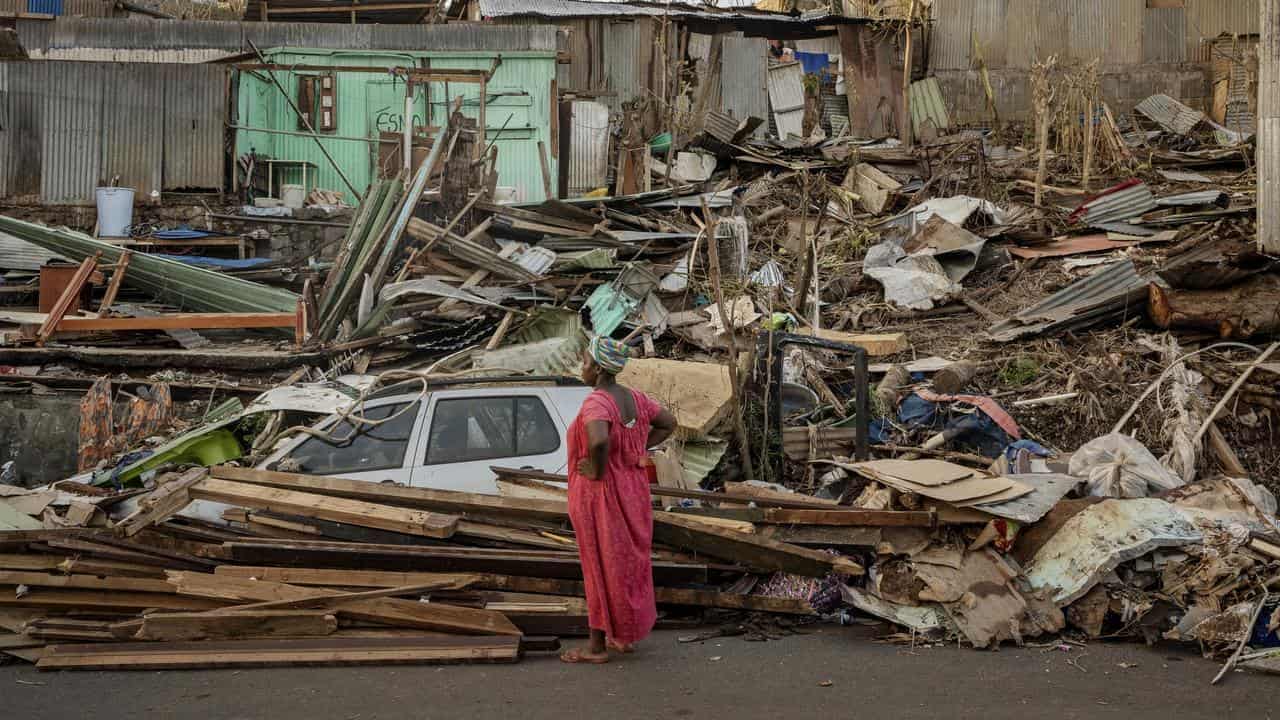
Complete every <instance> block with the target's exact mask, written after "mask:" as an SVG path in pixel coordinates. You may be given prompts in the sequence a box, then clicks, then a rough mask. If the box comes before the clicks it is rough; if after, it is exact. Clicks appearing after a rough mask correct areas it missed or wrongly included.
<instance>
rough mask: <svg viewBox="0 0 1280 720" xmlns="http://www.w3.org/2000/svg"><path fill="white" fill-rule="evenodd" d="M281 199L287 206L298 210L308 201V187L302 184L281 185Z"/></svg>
mask: <svg viewBox="0 0 1280 720" xmlns="http://www.w3.org/2000/svg"><path fill="white" fill-rule="evenodd" d="M280 201H281V202H283V203H284V206H285V207H287V208H293V209H295V210H297V209H298V208H300V207H302V206H303V204H305V203H306V201H307V191H306V188H304V187H302V186H301V185H281V186H280Z"/></svg>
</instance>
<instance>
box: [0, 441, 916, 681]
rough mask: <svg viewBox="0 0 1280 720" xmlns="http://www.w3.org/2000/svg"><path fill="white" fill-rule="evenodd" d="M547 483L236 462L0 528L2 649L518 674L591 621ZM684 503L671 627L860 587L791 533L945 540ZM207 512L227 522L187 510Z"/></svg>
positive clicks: (669, 589)
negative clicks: (502, 666) (815, 592)
mask: <svg viewBox="0 0 1280 720" xmlns="http://www.w3.org/2000/svg"><path fill="white" fill-rule="evenodd" d="M501 472H502V474H504V476H505V477H506V478H507V479H508V480H510V481H512V483H517V482H518V481H521V478H520V477H519V476H520V475H521V472H520V471H501ZM525 474H526V475H528V473H525ZM543 480H545V478H541V479H538V478H527V477H526V478H523V482H524V483H526V484H528V483H538V482H543ZM546 487H547V491H546V492H545V493H544V494H543V495H542V496H541V497H528V496H527V495H526V496H519V497H515V496H502V495H476V494H469V493H459V492H450V491H441V490H430V489H423V488H407V487H401V486H394V485H385V484H375V483H367V482H359V481H353V480H346V479H341V478H333V477H318V476H307V475H299V474H292V473H283V472H271V471H264V470H252V469H245V468H238V467H231V466H220V467H214V468H211V469H203V468H196V469H193V470H189V471H186V472H185V473H181V474H179V473H169V474H165V475H161V476H160V478H159V479H158V482H157V485H156V486H155V487H153V488H151V489H150V490H149V492H147V493H145V494H142V495H137V494H136V493H137V491H133V492H134V493H135V497H132V498H129V499H128V500H127V501H125V502H120V503H118V504H117V505H116V506H115V507H114V510H113V512H112V514H111V515H112V517H111V519H110V521H109V527H89V528H57V529H40V530H35V529H29V530H18V531H8V532H0V653H4V654H7V655H11V656H14V657H18V658H22V659H25V660H28V661H31V662H34V663H36V666H37V667H38V668H40V669H59V670H64V669H66V670H69V669H114V668H132V669H170V668H172V669H178V668H201V667H258V666H267V665H344V664H371V663H378V664H383V663H456V662H513V661H516V660H517V659H518V658H519V657H520V656H521V654H522V653H523V652H527V651H538V650H554V649H555V648H556V647H558V642H559V638H562V637H567V636H579V635H584V634H585V633H586V632H587V629H588V625H587V617H586V614H587V612H586V603H585V600H584V589H583V584H582V574H581V569H580V566H579V563H578V555H577V549H576V546H575V543H574V537H573V531H572V526H571V524H570V523H569V520H568V509H567V505H566V503H565V501H564V500H563V499H560V497H559V496H558V495H557V490H556V489H555V487H554V486H546ZM660 492H666V491H665V490H662V491H660ZM676 492H679V493H682V494H684V495H686V496H697V497H696V498H694V499H698V500H699V501H702V502H703V503H704V505H706V507H704V508H703V509H701V510H694V509H689V508H682V509H681V511H680V512H661V511H660V512H655V516H654V531H655V538H656V542H657V543H658V544H657V545H656V546H655V548H654V563H653V570H654V580H655V584H656V587H657V601H658V603H659V605H660V606H662V608H663V609H664V611H665V613H664V615H665V616H666V617H668V618H674V617H676V616H678V615H681V614H683V615H684V616H686V617H688V616H693V617H694V618H695V619H696V617H697V616H698V615H699V614H700V613H702V612H704V611H705V610H707V609H722V610H730V611H752V612H768V613H780V614H787V615H800V616H803V615H812V614H813V610H812V608H811V607H810V606H809V605H808V603H807V602H806V600H805V599H803V598H795V597H770V596H765V595H758V594H749V593H748V592H746V591H745V590H744V588H750V587H751V586H753V585H754V583H751V582H744V577H747V576H763V575H769V574H772V573H775V572H783V573H790V574H794V575H801V576H808V577H814V578H820V577H824V576H826V575H828V574H831V573H838V574H843V575H858V574H861V573H862V567H861V566H860V565H859V564H858V563H857V562H855V561H854V560H852V559H850V558H847V557H843V556H840V555H835V554H831V553H828V552H822V551H820V550H818V549H814V548H809V547H804V546H802V545H799V544H792V543H789V542H785V541H784V540H783V539H779V538H780V537H785V536H784V535H779V534H778V533H777V532H775V531H776V530H778V529H779V528H783V527H787V528H793V529H794V528H796V527H809V528H811V529H814V530H815V531H817V530H821V531H822V532H825V534H826V536H827V537H828V538H829V539H830V538H834V540H836V541H837V542H834V543H831V544H836V545H839V544H840V543H839V542H838V541H839V540H840V539H841V537H844V538H846V539H848V540H849V542H848V543H847V544H848V545H858V544H861V543H860V541H859V540H858V539H857V538H859V537H863V536H864V535H865V531H866V530H867V529H868V528H869V527H901V526H915V527H929V526H932V525H933V524H934V518H933V516H932V515H931V514H930V513H927V512H914V513H912V512H872V511H865V510H852V509H847V508H839V507H835V506H832V505H829V504H825V503H821V502H817V501H814V500H813V499H809V500H808V501H798V500H789V499H786V498H782V499H772V500H771V499H769V498H768V497H765V498H760V497H752V496H748V495H742V496H741V497H738V496H736V495H732V494H724V493H705V492H702V491H676ZM195 502H199V503H201V504H202V507H203V510H204V512H202V513H200V515H202V516H203V517H205V518H208V517H210V513H213V514H215V515H216V516H219V517H220V518H221V520H222V522H219V523H215V522H211V521H209V520H208V519H205V520H201V519H198V518H197V514H196V513H194V512H188V513H182V511H183V510H184V509H187V508H189V507H191V506H192V503H195ZM209 503H221V504H223V506H210V505H209ZM713 504H714V505H719V506H720V507H718V508H715V507H710V506H711V505H713ZM749 505H750V506H749ZM211 507H213V509H212V510H210V508H211ZM180 513H182V514H180Z"/></svg>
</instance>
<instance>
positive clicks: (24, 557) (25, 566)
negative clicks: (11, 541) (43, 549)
mask: <svg viewBox="0 0 1280 720" xmlns="http://www.w3.org/2000/svg"><path fill="white" fill-rule="evenodd" d="M66 560H67V558H65V557H62V556H59V555H28V554H22V553H18V554H14V553H7V554H6V553H0V569H4V570H57V569H58V568H59V567H60V566H61V564H62V563H64V562H66Z"/></svg>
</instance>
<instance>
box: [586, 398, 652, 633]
mask: <svg viewBox="0 0 1280 720" xmlns="http://www.w3.org/2000/svg"><path fill="white" fill-rule="evenodd" d="M630 392H631V396H632V397H633V398H635V404H636V419H635V422H634V423H632V426H631V427H626V426H624V425H623V424H622V414H621V411H620V410H619V408H618V406H617V404H616V403H614V401H613V398H612V397H610V396H609V393H608V392H605V391H604V390H596V391H595V392H593V393H591V395H589V396H588V397H587V400H586V402H584V403H583V404H582V409H581V410H580V411H579V412H578V417H577V418H575V419H574V421H573V424H572V425H570V426H569V519H570V520H572V521H573V531H574V534H575V535H576V536H577V540H578V557H579V558H580V559H581V560H582V577H583V580H584V581H585V584H586V588H587V619H588V621H589V624H590V625H591V628H592V629H593V630H603V631H604V633H605V635H607V636H608V637H610V638H612V639H613V640H616V641H617V642H621V643H630V642H635V641H637V640H640V639H642V638H644V637H645V636H646V635H648V634H649V631H650V630H652V629H653V624H654V622H656V621H657V619H658V609H657V606H656V604H655V603H654V598H653V563H652V561H651V558H650V552H651V550H652V547H653V506H652V505H651V501H650V499H649V481H648V478H647V477H646V476H645V471H644V468H643V467H642V466H641V464H640V461H641V460H642V459H643V458H644V457H645V456H646V448H645V444H646V441H647V439H648V437H649V423H650V421H652V420H653V418H654V417H655V416H657V414H658V413H659V412H660V411H661V407H660V406H659V405H658V404H657V403H656V402H654V401H653V400H651V399H650V398H649V397H648V396H647V395H645V394H644V393H642V392H637V391H635V390H632V391H630ZM592 420H603V421H605V422H608V423H609V464H608V467H606V468H605V469H604V471H603V472H602V473H601V475H600V478H599V479H597V480H592V479H590V478H586V477H582V476H581V475H579V474H578V461H579V460H582V459H583V458H585V457H587V447H588V442H587V423H588V422H589V421H592Z"/></svg>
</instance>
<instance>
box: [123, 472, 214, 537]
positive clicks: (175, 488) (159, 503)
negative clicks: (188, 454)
mask: <svg viewBox="0 0 1280 720" xmlns="http://www.w3.org/2000/svg"><path fill="white" fill-rule="evenodd" d="M208 475H209V471H208V470H206V469H205V468H192V469H190V470H188V471H186V472H185V473H183V474H182V475H181V476H180V477H178V478H176V479H173V480H170V481H169V482H166V483H164V484H162V485H161V486H160V487H158V488H156V489H155V490H152V491H151V493H149V494H148V495H147V496H146V497H144V498H142V499H141V500H139V501H138V509H137V510H135V511H133V512H132V513H130V514H129V515H128V516H127V517H125V518H124V519H122V520H121V521H120V522H118V523H116V527H115V531H116V533H117V534H118V535H123V536H125V537H133V536H134V535H137V534H138V532H139V531H141V530H142V529H143V528H146V527H150V526H152V525H158V524H159V523H161V522H164V521H165V520H167V519H169V518H170V517H172V516H173V515H174V514H176V513H177V512H178V511H180V510H182V509H183V508H185V507H186V506H187V505H189V504H191V486H192V485H195V484H196V483H198V482H200V481H201V480H203V479H204V478H206V477H208ZM170 477H172V476H170Z"/></svg>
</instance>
